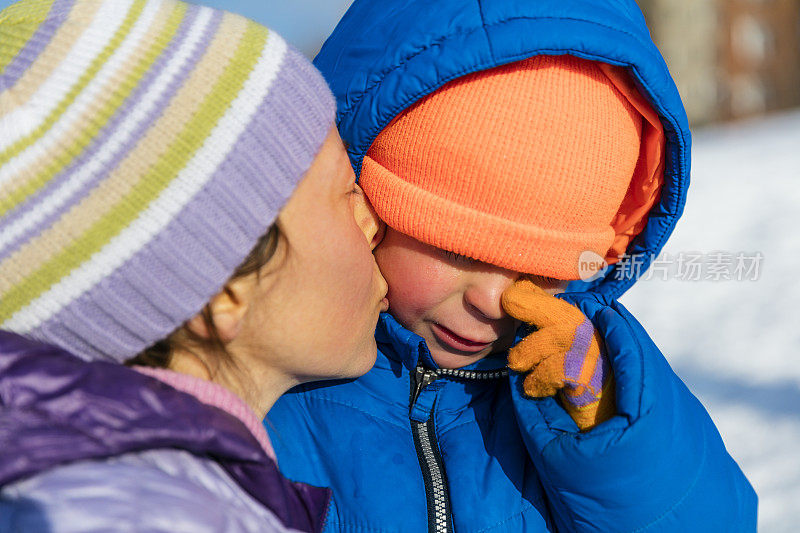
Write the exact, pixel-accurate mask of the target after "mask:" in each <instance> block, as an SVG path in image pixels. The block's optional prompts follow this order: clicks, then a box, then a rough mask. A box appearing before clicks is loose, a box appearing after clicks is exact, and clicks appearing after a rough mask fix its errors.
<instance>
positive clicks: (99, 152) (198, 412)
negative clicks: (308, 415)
mask: <svg viewBox="0 0 800 533" xmlns="http://www.w3.org/2000/svg"><path fill="white" fill-rule="evenodd" d="M0 42H2V44H3V46H2V47H0V131H2V135H0V329H2V330H4V331H3V332H0V405H1V406H2V408H1V410H0V531H9V530H11V531H42V530H45V531H134V530H135V531H256V530H257V531H287V530H292V531H294V530H303V531H318V530H320V529H321V527H322V523H323V521H324V515H325V512H326V509H327V503H328V498H329V494H328V491H327V490H326V489H319V488H315V487H311V486H307V485H302V484H293V483H291V482H289V481H287V480H286V479H285V478H283V477H282V476H281V475H280V474H279V473H278V471H277V466H276V464H275V461H274V455H273V453H272V448H271V446H270V443H269V439H268V437H267V435H266V433H265V431H264V429H263V427H262V426H261V424H260V420H261V418H263V416H264V414H265V413H266V412H267V411H268V410H269V408H270V407H271V405H272V404H273V402H274V401H275V400H276V399H277V397H278V396H280V394H282V393H283V392H285V391H286V390H288V389H289V388H290V387H292V386H294V385H296V384H299V383H304V382H307V381H311V380H316V379H325V378H347V377H355V376H359V375H361V374H363V373H364V372H366V371H367V370H368V369H369V368H370V367H371V366H372V364H373V363H374V360H375V355H376V346H375V342H374V340H373V330H374V327H375V324H376V321H377V318H378V314H379V312H380V311H381V310H383V309H385V308H386V301H385V299H384V296H385V294H386V284H385V281H384V280H383V278H382V277H381V275H380V272H379V271H378V269H377V266H376V265H375V262H374V259H373V257H372V254H371V248H370V245H369V241H370V240H371V239H372V237H374V236H375V233H376V228H377V224H376V221H375V219H374V217H373V215H372V213H371V210H370V209H369V208H368V206H367V205H366V204H365V201H364V198H363V196H362V193H361V191H360V189H359V188H358V186H356V185H355V180H354V175H353V172H352V169H351V167H350V164H349V161H348V158H347V156H346V154H345V151H344V147H343V145H342V143H341V140H340V139H339V137H338V134H337V133H336V130H335V129H334V127H333V119H334V101H333V98H332V96H331V94H330V92H329V90H328V88H327V86H326V85H325V82H324V81H323V79H322V77H321V76H320V74H319V73H318V72H317V71H316V70H315V69H314V68H313V67H312V66H311V65H310V63H308V61H306V60H305V59H304V58H303V57H302V56H300V55H299V54H298V53H297V52H296V51H294V50H292V49H291V48H288V47H287V45H286V44H285V42H284V41H283V40H282V39H281V38H280V37H279V36H278V35H276V34H274V33H271V32H269V31H268V30H267V29H266V28H263V27H261V26H259V25H258V24H256V23H254V22H251V21H249V20H247V19H244V18H242V17H239V16H236V15H232V14H230V13H225V12H221V11H216V10H213V9H209V8H202V7H198V6H194V5H190V4H186V3H183V2H176V1H173V0H72V1H69V0H55V1H53V0H49V1H42V0H23V1H22V2H19V3H17V4H14V5H12V6H11V7H9V8H7V9H6V10H4V11H3V12H2V13H0ZM321 235H324V236H325V238H324V239H321V238H320V236H321ZM365 236H366V237H367V238H366V239H365ZM123 363H128V365H127V366H126V365H123Z"/></svg>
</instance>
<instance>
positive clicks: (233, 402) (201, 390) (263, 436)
mask: <svg viewBox="0 0 800 533" xmlns="http://www.w3.org/2000/svg"><path fill="white" fill-rule="evenodd" d="M133 369H134V370H136V371H137V372H139V373H141V374H144V375H146V376H150V377H151V378H155V379H157V380H159V381H161V382H162V383H166V384H167V385H169V386H170V387H172V388H174V389H177V390H179V391H181V392H185V393H186V394H191V395H192V396H194V397H195V398H197V399H198V400H200V401H201V402H203V403H205V404H207V405H211V406H213V407H217V408H219V409H222V410H223V411H225V412H226V413H228V414H229V415H231V416H233V417H236V418H238V419H239V420H241V421H242V423H243V424H244V425H245V426H246V427H247V429H249V430H250V433H252V434H253V436H255V438H256V440H258V443H259V444H261V447H262V448H264V451H265V452H267V455H268V456H269V457H271V458H272V460H273V461H275V462H277V459H276V457H275V451H274V450H273V449H272V443H271V442H270V440H269V435H267V430H266V429H264V426H263V425H262V423H261V420H259V419H258V417H257V416H256V414H255V413H254V412H253V410H252V409H250V406H249V405H247V404H246V403H245V402H244V400H242V399H241V398H240V397H239V396H237V395H236V394H234V393H233V392H231V391H229V390H228V389H226V388H225V387H223V386H222V385H218V384H216V383H213V382H211V381H208V380H205V379H200V378H196V377H194V376H190V375H188V374H181V373H179V372H175V371H173V370H167V369H165V368H151V367H144V366H134V367H133Z"/></svg>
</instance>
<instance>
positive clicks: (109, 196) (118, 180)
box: [0, 14, 247, 297]
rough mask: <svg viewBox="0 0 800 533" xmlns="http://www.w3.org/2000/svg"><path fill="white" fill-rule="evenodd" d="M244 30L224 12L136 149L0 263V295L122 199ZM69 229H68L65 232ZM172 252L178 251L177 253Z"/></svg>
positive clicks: (193, 106) (185, 117)
mask: <svg viewBox="0 0 800 533" xmlns="http://www.w3.org/2000/svg"><path fill="white" fill-rule="evenodd" d="M246 29H247V19H245V18H243V17H239V16H235V15H233V16H232V15H229V14H225V15H224V18H223V20H222V24H221V26H220V28H219V29H218V30H217V33H216V35H215V36H214V40H213V41H212V42H211V44H210V46H209V49H208V51H207V52H206V54H205V56H204V57H203V59H202V60H201V61H200V63H199V64H198V65H197V66H196V67H195V69H194V70H193V72H192V74H191V77H190V78H189V79H188V80H187V82H186V83H185V84H184V85H183V86H182V87H181V89H180V90H179V91H178V93H177V94H176V95H175V97H174V98H173V100H172V102H171V103H170V106H169V107H168V108H167V109H166V111H165V112H164V114H163V115H162V116H161V117H160V118H159V119H158V121H157V122H156V123H155V124H154V126H153V127H152V128H150V130H148V132H147V134H146V135H145V137H144V138H143V139H142V140H141V141H140V142H139V143H138V144H137V146H136V148H135V149H134V150H133V151H132V152H131V153H130V154H128V156H127V157H126V158H125V160H123V161H122V163H121V164H120V166H119V167H118V168H117V169H116V170H115V171H114V172H113V173H112V174H111V175H110V176H109V177H108V178H107V179H105V180H103V182H102V183H101V184H100V185H99V186H98V187H97V188H96V189H94V190H93V191H92V192H91V194H90V195H89V196H87V197H86V198H85V199H84V200H83V201H82V202H81V203H80V204H78V205H76V206H75V207H74V208H73V209H71V210H70V211H69V212H68V213H66V214H65V215H64V216H63V217H62V218H61V219H60V220H59V221H58V222H57V223H56V225H55V227H51V228H49V229H48V230H46V231H45V232H43V233H42V234H41V235H39V236H38V237H37V238H35V239H33V240H31V241H29V242H28V243H26V244H25V245H24V246H23V247H22V248H20V249H19V250H18V251H17V252H16V253H14V254H13V255H12V256H11V257H9V258H8V259H7V260H6V261H4V262H2V263H0V297H2V296H3V294H5V293H6V292H7V291H8V290H9V289H10V288H11V287H13V286H14V285H16V284H18V283H20V282H21V281H22V280H23V279H25V277H26V276H27V275H28V274H29V273H30V272H35V271H36V270H38V269H39V268H40V267H41V266H42V265H43V264H44V263H46V262H47V261H48V260H49V259H51V258H52V257H53V256H54V255H55V254H57V253H59V252H60V251H61V250H62V249H63V248H64V247H65V246H67V245H68V244H69V243H71V242H72V241H73V240H74V239H76V238H78V237H80V236H81V234H83V232H85V231H86V230H87V229H88V228H89V227H90V226H91V225H92V224H93V223H94V222H95V221H96V220H98V219H99V218H101V217H102V216H103V215H104V214H105V213H106V212H107V211H108V209H109V208H110V207H111V206H113V205H114V204H115V203H116V202H118V201H119V200H120V199H121V198H122V197H124V196H125V195H126V194H127V193H128V192H129V191H130V189H131V188H132V187H133V186H134V185H135V184H136V183H137V182H138V180H139V178H141V176H143V175H144V174H145V173H146V172H147V170H148V169H149V168H150V167H151V166H152V165H153V164H154V163H155V162H156V161H158V159H159V157H160V156H161V155H162V154H163V153H164V151H165V150H166V149H167V147H168V145H169V143H168V142H165V139H171V138H172V137H173V136H174V134H175V133H176V132H178V131H180V130H181V129H182V128H183V127H184V126H185V125H186V123H187V122H188V121H189V120H190V119H191V118H192V116H193V115H194V113H195V112H196V110H197V108H198V106H199V105H200V104H201V103H202V101H203V99H204V98H205V97H206V95H208V93H209V92H210V91H211V89H213V87H214V83H213V80H216V79H217V78H219V77H220V75H221V74H222V72H223V70H224V69H225V67H226V66H227V64H228V61H227V60H228V59H230V58H231V57H232V56H233V55H234V53H235V52H236V48H237V45H238V43H239V41H240V40H241V38H242V36H243V35H244V32H245V30H246ZM67 228H68V229H67ZM176 253H180V251H178V250H176Z"/></svg>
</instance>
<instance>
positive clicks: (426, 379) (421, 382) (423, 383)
mask: <svg viewBox="0 0 800 533" xmlns="http://www.w3.org/2000/svg"><path fill="white" fill-rule="evenodd" d="M437 379H439V373H438V372H436V371H435V370H431V369H427V368H425V367H423V366H418V367H417V368H416V369H414V391H413V392H412V394H411V405H410V406H409V409H413V408H414V404H415V403H417V399H418V398H419V394H420V393H421V392H422V389H424V388H425V387H427V386H428V385H430V384H431V383H433V382H434V381H436V380H437Z"/></svg>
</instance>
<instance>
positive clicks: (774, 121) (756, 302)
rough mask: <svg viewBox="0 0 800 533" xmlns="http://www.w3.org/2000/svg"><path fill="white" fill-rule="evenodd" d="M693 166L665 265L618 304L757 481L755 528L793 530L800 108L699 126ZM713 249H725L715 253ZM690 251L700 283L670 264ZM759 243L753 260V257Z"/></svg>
mask: <svg viewBox="0 0 800 533" xmlns="http://www.w3.org/2000/svg"><path fill="white" fill-rule="evenodd" d="M692 164H693V168H692V185H691V187H690V188H689V199H688V201H687V205H686V211H685V213H684V216H683V218H682V220H681V221H680V222H679V224H678V226H677V229H676V231H675V233H674V234H673V236H672V238H671V239H670V241H669V243H668V245H667V247H666V249H665V252H666V254H669V255H668V256H664V257H663V258H662V259H663V262H662V265H663V268H662V270H661V271H659V272H658V273H657V274H658V275H653V276H652V278H651V279H649V280H647V279H643V280H641V281H640V282H639V283H637V284H636V285H635V286H634V288H633V289H631V291H630V292H629V293H628V294H626V295H624V296H623V297H622V298H621V302H622V303H623V304H624V305H625V306H626V307H628V309H630V310H631V312H633V314H634V315H635V316H636V317H637V318H638V319H639V320H640V321H641V322H642V324H643V325H644V327H645V328H646V329H647V330H648V331H649V332H650V334H651V335H652V337H653V339H654V340H655V342H656V343H657V344H658V345H659V346H660V347H661V349H662V350H663V351H664V354H665V355H666V356H667V358H668V359H669V360H670V362H671V363H672V366H673V368H674V369H675V370H676V372H677V373H678V374H679V375H680V376H681V377H682V378H683V379H684V381H685V382H686V383H687V385H688V386H689V387H690V388H691V389H692V391H693V392H694V393H695V394H696V395H697V396H698V397H699V398H700V400H701V401H702V402H703V404H704V405H705V406H706V408H707V409H708V411H709V413H710V414H711V416H712V418H713V419H714V421H715V422H716V424H717V427H718V428H719V430H720V432H721V433H722V437H723V439H724V440H725V443H726V445H727V447H728V450H729V451H730V453H731V454H732V455H733V457H734V458H735V459H736V460H737V461H738V463H739V465H740V466H741V468H742V470H743V471H744V472H745V474H746V475H747V476H748V478H749V479H750V481H751V482H752V483H753V485H754V486H755V488H756V491H757V492H758V495H759V531H762V532H768V533H772V532H789V531H792V532H796V531H798V527H800V526H798V524H800V320H798V316H797V315H795V313H800V282H798V280H796V279H795V278H794V274H795V272H797V270H798V269H799V268H800V231H799V230H798V215H800V112H792V113H788V114H782V115H777V116H773V117H769V118H766V119H760V120H757V121H750V122H745V123H739V124H735V125H732V126H717V127H714V128H709V129H705V130H699V131H697V132H695V136H694V150H693V163H692ZM720 251H722V252H730V253H731V254H733V256H726V255H722V256H719V255H715V253H716V252H720ZM696 252H699V253H701V254H703V260H704V261H705V270H704V271H703V272H702V274H701V276H700V277H701V279H700V280H699V281H694V280H693V278H696V277H697V276H696V273H694V274H692V275H687V270H685V269H684V271H683V272H682V274H679V273H678V272H677V271H676V269H677V266H678V265H677V263H678V258H679V257H683V258H684V260H686V258H688V257H689V256H690V255H692V253H696ZM742 252H743V253H744V256H743V257H745V258H746V259H748V261H747V268H750V267H752V266H754V265H756V264H757V266H759V267H760V269H759V272H757V276H758V277H757V279H756V280H749V279H748V278H751V277H753V276H754V275H755V274H756V273H755V272H753V271H751V272H750V273H749V274H748V275H745V276H740V274H741V273H742V272H741V271H740V272H736V270H735V267H736V264H737V263H738V261H737V260H736V256H737V255H738V254H739V253H742ZM758 252H760V253H761V254H763V259H762V260H761V261H760V263H759V262H758V260H757V259H752V258H754V257H757V256H756V255H755V254H757V253H758ZM729 260H732V265H731V263H727V261H729ZM712 264H717V265H724V264H728V268H727V271H726V269H725V268H720V267H716V268H717V274H713V273H712V271H713V269H714V268H715V267H713V266H712ZM670 266H671V271H669V272H668V273H667V274H666V275H664V273H663V272H664V271H668V270H670V269H669V267H670ZM651 270H652V269H651ZM720 272H721V274H720ZM645 277H646V275H645ZM664 277H666V278H667V279H666V280H664V279H663V278H664ZM706 277H711V278H720V279H719V280H716V281H715V280H713V279H703V278H706ZM726 277H731V278H732V279H730V280H726V279H725V278H726ZM739 277H741V278H743V279H742V280H739V279H737V278H739Z"/></svg>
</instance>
